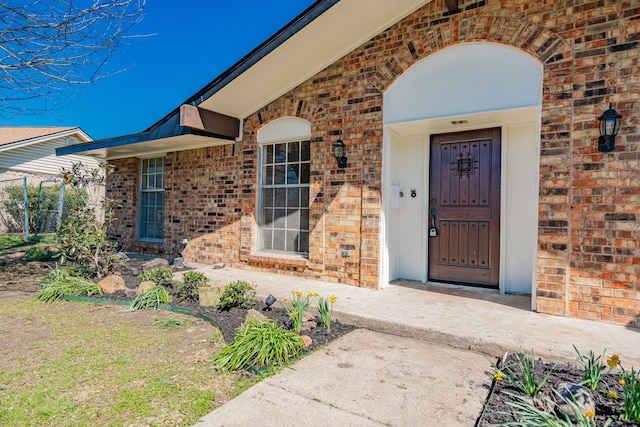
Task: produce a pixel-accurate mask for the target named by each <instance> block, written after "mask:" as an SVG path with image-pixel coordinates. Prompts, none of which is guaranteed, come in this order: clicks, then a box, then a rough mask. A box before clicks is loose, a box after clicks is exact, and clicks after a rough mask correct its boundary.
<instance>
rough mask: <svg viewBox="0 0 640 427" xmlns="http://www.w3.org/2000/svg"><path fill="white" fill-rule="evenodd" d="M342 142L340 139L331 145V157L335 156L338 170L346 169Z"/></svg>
mask: <svg viewBox="0 0 640 427" xmlns="http://www.w3.org/2000/svg"><path fill="white" fill-rule="evenodd" d="M344 147H345V146H344V142H342V140H341V139H339V140H337V141H336V142H335V143H334V144H333V155H334V156H336V160H337V161H338V167H339V168H346V167H347V157H346V156H345V155H344Z"/></svg>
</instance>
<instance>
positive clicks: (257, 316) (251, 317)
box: [244, 309, 267, 322]
mask: <svg viewBox="0 0 640 427" xmlns="http://www.w3.org/2000/svg"><path fill="white" fill-rule="evenodd" d="M266 318H267V316H265V315H264V314H262V313H260V312H259V311H257V310H254V309H251V310H249V311H248V312H247V315H246V316H245V317H244V320H245V321H247V322H257V321H258V320H262V319H266Z"/></svg>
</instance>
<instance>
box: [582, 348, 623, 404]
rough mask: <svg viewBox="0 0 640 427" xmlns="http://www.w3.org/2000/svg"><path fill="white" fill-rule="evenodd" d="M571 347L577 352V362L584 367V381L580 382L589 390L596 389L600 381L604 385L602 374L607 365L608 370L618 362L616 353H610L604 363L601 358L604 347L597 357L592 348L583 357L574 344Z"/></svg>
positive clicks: (602, 357)
mask: <svg viewBox="0 0 640 427" xmlns="http://www.w3.org/2000/svg"><path fill="white" fill-rule="evenodd" d="M573 348H574V350H575V351H576V353H577V354H578V362H580V365H582V368H583V369H584V381H582V382H581V383H580V384H582V385H585V386H587V387H589V388H590V389H591V390H598V384H600V383H602V384H604V385H605V386H606V383H605V382H604V380H603V378H602V376H603V375H604V373H605V372H604V371H605V369H607V367H608V368H609V372H610V371H611V369H613V368H615V367H616V366H617V365H619V364H620V358H619V357H618V355H617V354H614V355H612V356H611V357H609V358H608V359H607V361H606V364H604V363H603V362H602V360H603V359H604V355H605V353H606V351H607V350H606V349H605V350H604V351H603V352H602V354H601V355H600V356H598V357H596V356H595V354H594V353H593V350H589V353H588V355H587V356H586V357H585V356H583V355H582V354H580V351H579V350H578V348H577V347H576V346H575V345H574V346H573ZM600 391H602V392H604V393H606V392H607V391H606V390H600Z"/></svg>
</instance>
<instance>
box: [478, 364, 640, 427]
mask: <svg viewBox="0 0 640 427" xmlns="http://www.w3.org/2000/svg"><path fill="white" fill-rule="evenodd" d="M513 361H514V360H513V356H512V355H510V356H509V357H508V358H507V360H506V361H505V363H506V364H510V363H512V362H513ZM553 365H554V363H547V362H544V361H542V360H536V365H535V373H536V376H535V378H536V379H537V380H538V381H540V380H542V379H543V378H544V377H545V376H546V375H547V373H548V372H549V370H550V369H551V368H553ZM607 371H608V368H607V370H605V372H607ZM583 376H584V371H583V370H582V369H581V368H580V367H578V366H575V365H572V364H569V363H560V364H558V365H557V366H556V367H555V368H554V369H553V373H552V374H551V376H550V377H549V379H548V380H547V382H546V383H545V385H544V387H543V389H542V390H541V392H540V393H541V395H542V396H545V395H546V396H551V395H552V393H553V392H552V391H551V390H552V388H554V389H557V388H558V386H559V385H560V384H561V383H563V382H572V383H575V384H579V383H580V382H582V381H583V380H584V377H583ZM603 378H604V380H605V382H606V386H605V385H602V386H601V387H600V388H603V389H608V390H611V391H615V392H616V393H617V394H618V398H617V399H614V398H612V397H608V396H607V395H606V394H605V393H603V392H597V391H594V392H593V395H594V399H595V403H596V416H595V425H596V426H603V425H604V423H605V421H606V420H607V419H611V421H612V423H611V424H610V426H611V427H622V426H626V427H629V426H633V427H640V422H637V421H625V420H621V419H620V414H622V413H623V411H624V401H623V399H622V395H623V394H622V386H621V385H620V384H619V383H618V381H619V380H620V378H621V374H620V373H619V369H616V370H614V373H611V374H609V373H605V374H604V375H603ZM507 393H512V394H514V395H517V396H523V395H522V393H521V392H520V391H519V390H518V389H517V388H516V387H515V386H513V385H512V384H511V383H509V381H507V380H504V381H494V383H493V386H492V390H491V392H490V393H489V397H488V399H487V402H486V403H485V409H484V412H483V414H482V416H481V418H480V419H479V422H478V424H477V426H479V427H489V426H494V425H498V424H500V423H504V422H508V421H515V420H514V418H513V416H512V415H511V411H513V408H512V407H511V406H509V403H513V402H514V401H515V399H514V398H513V397H511V396H510V395H509V394H507Z"/></svg>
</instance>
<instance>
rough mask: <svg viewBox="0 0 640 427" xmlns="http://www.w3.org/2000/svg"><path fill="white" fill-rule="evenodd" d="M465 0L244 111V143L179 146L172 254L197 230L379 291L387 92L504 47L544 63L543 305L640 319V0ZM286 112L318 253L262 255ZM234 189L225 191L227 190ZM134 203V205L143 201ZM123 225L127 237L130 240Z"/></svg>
mask: <svg viewBox="0 0 640 427" xmlns="http://www.w3.org/2000/svg"><path fill="white" fill-rule="evenodd" d="M459 4H460V8H461V9H462V11H461V12H459V13H454V14H450V13H448V12H447V11H446V10H444V2H441V1H433V2H430V3H429V4H427V5H426V6H425V7H423V8H422V9H421V10H419V11H417V12H415V13H413V14H412V15H410V16H409V17H407V18H405V19H404V20H402V21H401V22H400V23H398V24H396V25H394V26H392V27H391V28H389V29H388V30H386V31H384V32H383V33H381V34H379V35H378V36H376V37H374V38H373V39H372V40H370V41H369V42H366V43H365V44H363V45H362V46H361V47H359V48H358V49H356V50H355V51H353V52H352V53H350V54H348V55H347V56H345V57H344V58H342V59H341V60H339V61H337V62H336V63H335V64H333V65H331V66H329V67H328V68H327V69H325V70H324V71H322V72H320V73H318V75H316V76H314V77H313V78H311V79H309V80H308V81H307V82H305V83H304V84H302V85H300V86H299V87H297V88H296V89H294V90H292V91H291V92H290V93H288V94H286V95H285V96H283V97H281V98H280V99H278V100H277V101H275V102H273V103H271V104H270V105H267V106H266V107H264V108H262V109H261V110H260V111H258V112H256V113H254V114H253V115H251V116H250V117H248V118H246V120H245V128H244V139H243V141H242V142H241V143H238V144H236V145H237V146H236V148H235V153H230V150H231V148H230V147H227V148H213V149H208V150H209V151H210V152H211V153H212V155H211V156H210V157H209V155H208V151H207V150H194V151H189V152H181V153H178V154H176V153H173V154H170V155H168V156H167V163H168V165H170V167H168V168H167V169H168V170H167V185H168V187H167V193H166V198H167V199H166V208H167V214H166V227H165V232H166V236H167V238H166V239H165V244H164V246H163V247H162V250H163V251H165V252H167V253H168V252H172V251H175V250H176V245H177V242H178V240H179V239H180V238H181V237H182V236H185V237H187V238H189V239H190V243H189V246H188V248H187V251H186V253H185V255H186V256H187V258H189V259H191V260H197V261H201V262H215V261H221V260H223V261H226V262H228V263H230V264H232V265H238V266H245V267H247V268H258V269H263V270H267V271H276V270H287V271H292V272H296V274H301V275H304V276H308V277H316V278H322V279H325V280H333V281H340V282H344V283H348V284H353V285H358V286H366V287H376V286H377V283H378V279H379V255H380V254H379V242H380V208H381V185H382V183H381V170H382V151H383V150H382V148H383V147H382V139H383V125H382V94H383V93H384V91H385V90H386V89H387V88H388V87H389V86H390V85H391V84H392V83H393V82H394V81H395V80H396V79H397V78H398V77H399V76H400V75H401V74H402V73H403V72H404V71H406V70H407V69H408V68H409V67H410V66H411V65H412V64H414V63H416V62H417V61H419V60H421V59H423V58H425V57H427V56H428V55H430V54H432V53H434V52H437V51H439V50H441V49H443V48H446V47H449V46H452V45H455V44H458V43H469V42H478V41H488V42H494V43H501V44H505V45H508V46H511V47H514V48H517V49H520V50H522V51H523V52H526V53H528V54H529V55H531V56H532V57H534V58H537V59H538V60H539V61H540V62H541V63H542V64H543V65H544V83H543V87H542V88H541V90H542V95H543V105H542V123H541V147H540V187H539V189H540V198H539V223H538V226H539V233H538V267H537V268H538V269H537V295H536V301H537V309H538V310H539V311H541V312H545V313H551V314H557V315H565V316H574V317H582V318H588V319H596V320H603V321H611V322H618V323H634V322H635V323H636V324H637V322H638V318H639V313H640V308H639V304H638V301H639V300H640V297H639V294H640V289H639V288H638V286H639V285H637V281H638V265H639V264H640V256H639V255H638V242H639V241H640V225H639V224H640V223H639V222H638V218H637V215H638V211H639V210H640V207H639V206H640V203H639V202H640V200H639V198H640V186H639V184H640V182H639V180H640V169H639V168H638V166H639V164H638V162H639V160H640V155H639V154H638V148H639V147H638V145H639V142H640V137H639V136H638V135H639V133H638V122H639V120H638V119H639V117H638V116H639V115H640V112H639V111H640V109H639V108H638V99H639V98H640V77H639V76H640V64H639V63H638V58H639V55H638V48H637V47H638V46H637V45H638V43H639V40H640V3H639V2H638V1H612V0H600V1H593V0H582V1H581V0H575V1H571V2H568V1H565V0H512V1H508V2H507V1H498V0H483V1H469V0H466V1H465V0H460V1H459ZM609 102H613V104H614V108H616V110H617V111H618V112H619V113H620V114H622V116H623V117H624V118H623V122H622V129H621V135H619V136H618V138H617V148H616V150H615V151H614V152H612V153H607V154H604V153H599V152H598V151H597V129H596V128H595V122H596V118H597V117H598V116H599V115H600V114H601V113H602V112H603V111H604V110H605V109H606V108H607V106H608V103H609ZM283 116H296V117H302V118H305V119H306V120H309V121H310V122H311V125H312V150H313V151H312V152H313V162H312V183H311V200H312V202H311V236H310V254H309V260H308V262H307V261H305V260H300V259H297V260H295V261H294V260H288V259H286V257H282V258H281V257H273V256H263V255H259V254H256V253H255V240H256V238H255V236H256V222H255V214H256V206H255V203H256V180H257V179H256V165H257V149H258V147H257V143H256V140H255V135H256V131H257V130H258V129H259V128H260V127H261V126H263V125H264V124H266V123H268V122H269V121H270V120H273V119H276V118H279V117H283ZM337 139H342V140H344V141H345V142H346V144H347V156H348V159H349V163H348V167H347V168H346V169H338V168H337V167H336V165H335V160H334V159H333V157H332V154H331V145H332V144H333V142H335V141H336V140H337ZM214 152H215V155H214V154H213V153H214ZM119 162H121V161H119ZM124 166H125V165H122V168H123V169H124ZM127 170H128V169H127ZM194 171H195V174H194ZM221 194H226V195H227V196H226V197H225V198H224V199H220V198H219V197H220V195H221ZM128 209H129V210H130V211H132V212H133V213H135V205H133V206H131V207H129V208H128ZM129 224H130V223H128V222H123V223H120V224H118V228H119V229H120V228H122V227H128V226H129ZM134 225H135V224H134ZM125 231H126V230H123V231H120V234H122V235H126V236H128V238H129V239H132V238H133V236H134V235H133V234H127V233H126V232H125ZM133 244H134V243H133V241H132V240H129V241H126V242H125V245H127V246H131V245H133ZM342 250H349V251H350V252H351V257H349V258H343V257H342V255H341V254H342Z"/></svg>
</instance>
